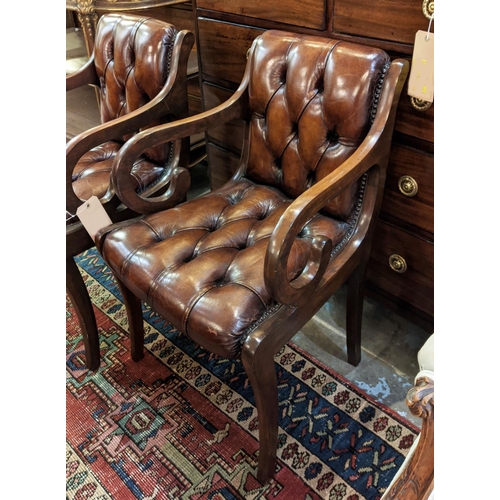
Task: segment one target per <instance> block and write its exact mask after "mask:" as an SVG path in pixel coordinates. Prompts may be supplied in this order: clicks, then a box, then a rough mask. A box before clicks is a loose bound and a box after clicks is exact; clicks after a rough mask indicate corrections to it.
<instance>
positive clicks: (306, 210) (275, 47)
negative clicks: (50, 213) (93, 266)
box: [96, 30, 408, 483]
mask: <svg viewBox="0 0 500 500" xmlns="http://www.w3.org/2000/svg"><path fill="white" fill-rule="evenodd" d="M407 72H408V63H407V62H406V61H402V60H397V61H394V62H392V63H391V62H390V59H389V56H388V55H387V54H386V53H385V52H383V51H381V50H379V49H374V48H370V47H365V46H361V45H355V44H351V43H347V42H343V41H338V40H332V39H326V38H317V37H313V36H306V35H298V34H292V33H286V32H280V31H274V30H271V31H267V32H265V33H264V34H262V35H261V36H259V37H258V38H257V39H256V40H255V41H254V43H253V45H252V49H251V51H250V54H249V59H248V63H247V68H246V71H245V75H244V77H243V80H242V82H241V84H240V86H239V88H238V90H237V91H236V92H235V93H234V94H233V96H232V97H231V98H230V99H229V100H228V101H227V102H225V103H223V104H221V105H220V106H217V107H215V108H213V109H211V110H209V111H206V112H204V113H201V114H200V115H197V116H194V117H190V118H187V119H185V120H181V121H179V122H177V123H172V124H169V125H165V126H159V127H153V128H151V129H148V130H146V131H144V132H141V133H139V134H137V135H136V137H134V138H133V139H132V140H130V141H129V142H127V144H126V145H125V146H124V148H122V149H121V150H120V152H119V153H118V155H117V157H116V161H115V162H114V164H113V179H114V183H115V186H116V190H117V193H118V195H119V196H120V198H121V199H122V201H123V202H124V203H125V204H126V205H128V206H130V207H132V208H133V209H134V210H136V211H138V212H143V213H144V214H147V215H144V216H142V217H139V218H137V219H136V220H129V221H126V222H123V223H119V224H114V225H111V226H108V227H107V228H103V229H102V230H101V231H99V232H98V234H97V236H96V246H97V248H98V249H99V251H100V253H101V254H102V256H103V258H104V259H105V261H106V262H107V264H108V265H109V267H110V268H111V269H112V271H113V273H114V274H115V276H116V278H117V280H118V283H119V286H120V288H121V290H122V293H123V297H124V301H125V304H126V306H127V311H128V318H129V329H130V334H131V339H132V357H133V359H135V360H139V359H140V358H141V356H142V355H143V345H144V344H143V342H144V330H143V317H142V311H141V301H145V302H147V303H148V304H149V305H150V306H151V307H152V309H153V310H155V311H156V312H158V313H159V314H160V315H162V316H163V317H164V318H165V319H167V320H168V321H169V322H170V323H171V324H172V325H174V326H175V328H177V329H179V330H180V331H181V332H183V333H184V334H186V335H188V336H189V337H190V338H191V339H192V340H193V341H194V342H196V343H197V344H199V345H201V346H202V347H204V348H206V349H208V350H209V351H211V352H212V353H215V354H216V355H219V356H223V357H225V358H240V357H241V359H242V362H243V365H244V367H245V370H246V372H247V374H248V377H249V380H250V382H251V385H252V387H253V391H254V394H255V400H256V405H257V410H258V413H259V440H260V451H259V463H258V473H257V477H258V479H259V481H261V482H262V483H264V482H266V481H267V480H268V479H269V478H270V477H272V476H273V474H274V470H275V458H276V446H277V436H278V390H277V379H276V372H275V364H274V359H273V358H274V355H275V353H276V352H277V351H278V350H279V349H280V348H281V347H282V346H283V345H284V344H285V343H286V342H288V341H289V340H290V338H291V337H292V336H293V335H295V333H296V332H297V331H298V330H299V329H300V328H301V327H302V326H303V325H304V324H305V323H306V322H307V321H309V320H310V319H311V317H312V316H313V315H314V314H315V313H316V312H317V311H318V310H319V309H320V308H321V306H322V305H323V304H324V303H325V301H326V300H327V299H328V298H329V297H330V296H331V295H332V294H333V292H334V291H335V290H336V289H337V288H338V287H340V286H341V285H342V284H343V283H344V282H346V281H347V283H348V294H347V302H348V304H347V346H348V359H349V362H350V363H352V364H357V363H359V361H360V332H361V313H362V304H363V283H364V278H365V270H366V265H367V258H368V254H369V251H370V244H371V239H372V234H373V229H374V223H375V221H376V218H377V213H378V210H379V206H380V203H381V198H382V194H383V188H384V182H385V172H386V166H387V163H388V155H389V150H390V145H391V139H392V132H393V126H394V118H395V110H396V107H397V103H398V99H399V95H400V92H401V88H402V86H403V83H404V81H405V78H406V75H407ZM236 118H244V119H245V120H246V122H247V125H248V129H247V133H246V134H245V140H244V144H243V150H242V151H243V153H242V156H241V160H240V165H239V169H238V170H237V172H236V173H235V174H234V175H233V177H232V178H231V180H230V181H228V182H227V183H226V184H225V185H224V186H223V187H221V188H220V189H217V190H214V191H212V192H210V193H208V194H206V195H203V196H201V197H199V198H197V199H193V200H190V201H188V202H183V203H182V200H183V199H184V196H185V193H186V190H187V189H188V185H189V172H188V171H187V170H184V169H178V171H177V173H176V176H175V177H173V178H172V190H171V193H168V194H167V195H165V196H164V197H163V207H162V210H161V211H158V210H157V207H156V206H155V204H154V203H151V202H149V201H148V200H144V199H143V198H141V197H140V195H138V194H137V192H136V190H135V189H134V186H133V183H132V181H131V178H130V172H131V169H132V168H133V164H134V162H135V159H136V158H137V157H138V156H139V155H140V154H141V153H142V152H143V151H144V150H147V149H148V148H151V147H153V146H157V145H158V144H162V143H164V142H165V141H171V140H175V139H179V138H181V137H184V136H186V135H190V134H195V133H199V132H200V131H202V130H207V129H209V128H210V127H212V126H217V125H220V124H221V123H223V122H226V121H229V120H232V119H236Z"/></svg>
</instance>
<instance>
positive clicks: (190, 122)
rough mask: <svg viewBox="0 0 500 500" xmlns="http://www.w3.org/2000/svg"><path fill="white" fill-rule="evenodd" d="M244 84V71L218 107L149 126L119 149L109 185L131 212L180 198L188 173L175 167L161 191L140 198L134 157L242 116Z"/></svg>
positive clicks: (164, 205) (168, 205)
mask: <svg viewBox="0 0 500 500" xmlns="http://www.w3.org/2000/svg"><path fill="white" fill-rule="evenodd" d="M247 84H248V74H245V76H244V78H243V81H242V83H241V85H240V87H239V88H238V90H237V91H236V92H235V93H234V94H233V95H232V96H231V97H230V98H229V99H228V100H227V101H225V102H223V103H222V104H220V105H219V106H216V107H214V108H212V109H210V110H208V111H204V112H202V113H199V114H197V115H194V116H190V117H188V118H185V119H183V120H178V121H176V122H171V123H168V124H165V125H158V126H156V127H151V128H149V129H147V130H143V131H142V132H140V133H139V134H137V135H136V136H134V137H133V138H132V139H130V140H129V141H128V142H127V143H126V144H125V145H124V146H123V147H122V148H121V149H120V151H119V153H118V154H117V155H116V158H115V161H114V162H113V170H112V178H113V184H114V186H115V190H116V193H117V195H118V197H119V198H120V200H121V201H122V202H123V203H124V204H125V205H127V206H128V207H129V208H131V209H132V210H133V211H134V212H138V213H142V214H145V213H153V212H157V211H160V210H165V209H167V208H171V207H173V206H175V205H176V204H177V203H179V202H180V201H182V200H183V199H184V197H185V195H186V193H187V190H188V189H189V182H190V175H189V172H188V171H187V170H186V169H184V168H176V169H175V171H174V172H173V176H172V178H171V183H172V184H171V187H170V188H169V189H168V191H167V192H166V193H165V194H163V195H161V196H157V197H148V198H144V197H142V196H140V195H139V194H137V193H136V191H135V189H134V186H133V184H132V182H131V177H130V172H131V170H132V167H133V165H134V161H135V159H136V158H138V157H139V156H140V155H141V153H142V152H143V151H145V150H146V149H148V148H151V147H153V146H157V145H159V144H163V143H166V142H170V141H176V140H179V139H182V138H184V137H188V136H191V135H194V134H198V133H200V132H204V131H206V130H208V129H210V128H211V127H214V126H217V125H220V124H221V123H225V122H227V121H230V120H233V119H235V118H240V117H242V116H243V112H244V109H245V105H244V104H245V102H246V96H247V94H246V88H247Z"/></svg>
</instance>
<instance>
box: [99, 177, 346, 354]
mask: <svg viewBox="0 0 500 500" xmlns="http://www.w3.org/2000/svg"><path fill="white" fill-rule="evenodd" d="M290 203H291V200H290V199H289V198H287V197H286V196H285V195H284V194H283V193H282V192H281V191H280V190H278V189H277V188H272V187H267V186H260V185H257V184H254V183H253V182H252V181H250V180H247V179H243V180H239V181H230V182H228V183H227V184H226V185H225V186H223V187H222V188H220V189H218V190H215V191H213V192H211V193H208V194H206V195H204V196H202V197H199V198H196V199H194V200H191V201H188V202H185V203H183V204H181V205H178V206H177V207H175V208H172V209H169V210H166V211H163V212H159V213H156V214H152V215H148V216H144V217H142V218H140V219H134V220H132V221H126V222H124V223H120V224H116V225H114V226H111V228H110V229H109V230H107V231H105V232H103V233H102V234H101V235H99V234H98V235H97V240H96V243H97V246H98V248H101V252H102V254H103V256H104V258H105V260H106V261H107V262H108V264H109V265H110V267H111V268H112V269H113V271H114V272H115V273H117V275H118V276H119V277H120V279H121V280H122V281H123V283H124V284H125V285H126V286H127V287H128V288H129V289H130V290H131V291H132V292H133V293H134V294H135V295H137V297H139V298H140V299H141V300H143V301H145V302H146V303H148V304H149V305H150V306H151V307H152V308H153V309H154V310H155V311H157V312H158V313H159V314H160V315H162V316H163V317H164V318H165V319H166V320H168V321H169V322H170V323H171V324H172V325H173V326H174V327H176V328H177V329H179V330H180V331H181V332H183V333H185V334H187V335H188V336H189V337H191V338H192V339H193V340H194V341H195V342H196V343H198V344H199V345H201V346H203V347H205V348H206V349H208V350H210V351H212V352H213V353H215V354H218V355H220V356H223V357H225V358H236V357H238V356H239V354H240V350H241V342H242V341H243V340H244V338H245V337H246V333H247V332H248V331H249V329H250V328H251V327H252V325H253V324H254V323H255V322H256V320H258V319H259V318H260V317H261V316H262V315H263V314H264V313H265V312H266V310H268V308H270V307H272V306H273V305H274V301H273V299H272V297H271V296H270V295H269V293H268V291H267V289H266V286H265V283H264V258H265V255H266V251H267V247H268V243H269V238H270V236H271V234H272V231H273V229H274V227H275V226H276V224H277V223H278V220H279V218H280V216H281V215H282V214H283V212H284V211H285V209H286V208H287V207H288V206H289V204H290ZM348 230H349V225H348V224H347V223H345V222H342V221H337V220H335V219H332V218H329V217H325V216H322V215H316V216H315V217H314V218H313V219H311V220H310V221H309V222H308V224H307V225H306V226H305V227H304V229H303V231H302V232H301V234H300V235H299V237H298V238H297V239H296V241H295V242H294V245H293V247H292V252H291V255H290V258H289V261H288V274H289V277H290V279H293V278H295V277H297V276H298V275H300V273H301V272H302V270H303V269H304V267H305V265H306V263H307V260H308V257H309V251H310V248H311V242H312V239H313V238H314V237H315V236H317V235H323V236H327V237H328V238H330V239H331V240H332V243H333V245H334V247H335V246H336V245H339V244H340V243H341V242H342V239H343V237H344V236H345V235H346V233H347V231H348ZM101 245H102V246H101Z"/></svg>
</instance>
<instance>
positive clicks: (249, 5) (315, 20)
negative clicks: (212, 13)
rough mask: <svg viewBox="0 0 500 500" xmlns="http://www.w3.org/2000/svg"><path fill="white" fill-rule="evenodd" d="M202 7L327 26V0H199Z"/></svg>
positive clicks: (301, 23)
mask: <svg viewBox="0 0 500 500" xmlns="http://www.w3.org/2000/svg"><path fill="white" fill-rule="evenodd" d="M196 3H197V7H198V8H200V9H210V10H217V11H219V12H227V13H228V14H237V15H240V16H247V17H254V18H257V19H272V20H273V21H276V22H278V23H285V24H293V25H295V26H304V27H306V28H314V29H319V30H322V29H324V28H325V18H326V15H325V0H288V1H287V2H286V3H285V2H283V0H255V1H252V2H249V1H248V0H229V1H228V0H198V1H197V2H196Z"/></svg>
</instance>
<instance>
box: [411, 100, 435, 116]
mask: <svg viewBox="0 0 500 500" xmlns="http://www.w3.org/2000/svg"><path fill="white" fill-rule="evenodd" d="M410 102H411V105H412V106H413V107H414V108H415V109H416V110H417V111H421V112H422V113H423V112H424V111H427V110H428V109H429V108H430V107H431V106H432V102H431V101H424V100H423V99H417V98H416V97H410Z"/></svg>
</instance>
